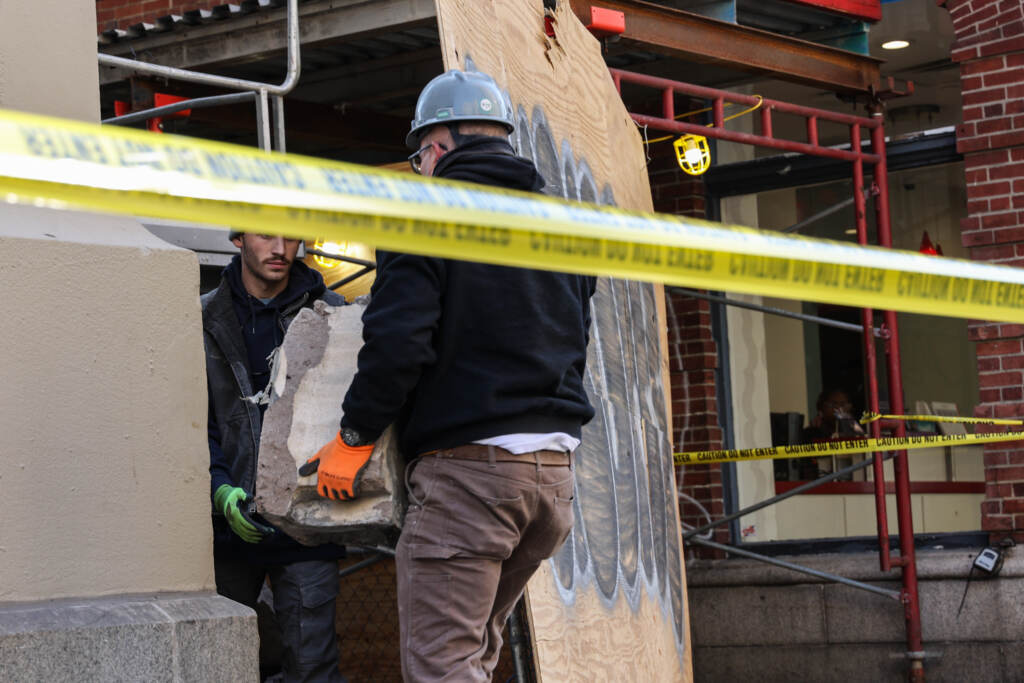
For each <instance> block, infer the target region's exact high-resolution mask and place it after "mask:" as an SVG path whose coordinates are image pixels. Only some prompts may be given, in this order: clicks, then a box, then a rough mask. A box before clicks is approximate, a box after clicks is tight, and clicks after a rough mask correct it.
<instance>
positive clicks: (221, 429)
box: [202, 232, 345, 681]
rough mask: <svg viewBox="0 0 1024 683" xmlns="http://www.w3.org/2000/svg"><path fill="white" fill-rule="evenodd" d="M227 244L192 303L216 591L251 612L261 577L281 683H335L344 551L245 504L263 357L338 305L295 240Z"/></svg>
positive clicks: (258, 422)
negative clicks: (202, 386) (199, 338)
mask: <svg viewBox="0 0 1024 683" xmlns="http://www.w3.org/2000/svg"><path fill="white" fill-rule="evenodd" d="M231 240H232V242H234V244H235V246H237V247H239V249H241V253H240V254H239V255H238V256H235V257H234V259H233V260H232V261H231V264H230V265H229V266H228V267H227V268H225V269H224V276H223V278H222V279H221V282H220V285H219V286H218V287H217V288H216V289H215V290H213V291H211V292H208V293H207V294H205V295H203V297H202V306H203V339H204V341H205V346H206V377H207V386H208V389H209V404H210V415H209V422H208V425H209V443H210V480H211V482H210V483H211V492H212V497H213V530H214V546H213V547H214V571H215V574H216V581H217V592H218V593H220V594H221V595H223V596H225V597H228V598H230V599H232V600H235V601H237V602H241V603H243V604H245V605H248V606H249V607H252V608H254V609H255V607H256V602H257V599H258V597H259V594H260V589H261V588H262V586H263V582H264V581H265V579H266V577H267V576H269V577H270V583H271V587H272V589H273V593H274V611H275V613H276V615H277V622H278V624H279V625H280V628H281V639H282V645H283V650H284V661H283V662H282V663H281V664H282V672H283V673H284V678H285V680H286V681H340V680H342V678H341V675H340V674H339V672H338V648H337V641H336V637H335V630H334V602H335V598H336V597H337V594H338V562H337V560H338V558H339V557H341V556H343V555H344V548H342V547H340V546H336V545H322V546H317V547H306V546H303V545H300V544H299V543H298V542H297V541H295V540H294V539H292V538H291V537H289V536H288V535H287V534H285V533H284V532H282V531H280V530H278V529H275V528H274V527H272V526H269V525H268V524H267V523H266V522H265V521H264V520H262V519H261V518H260V517H259V516H258V515H256V514H255V512H254V509H253V505H252V497H253V493H254V491H253V487H254V485H255V483H256V461H257V457H258V449H259V442H260V430H261V428H262V418H263V411H264V410H265V408H266V402H264V401H261V400H260V398H261V397H262V396H263V395H264V394H263V392H264V391H265V390H266V391H269V389H268V388H267V387H268V383H269V381H270V369H271V361H270V358H271V355H272V354H273V353H274V351H275V350H276V349H277V347H278V346H280V344H281V342H282V341H283V340H284V334H285V330H286V329H287V327H288V324H289V323H290V322H291V321H292V319H293V318H294V317H295V315H296V314H297V313H298V312H299V310H301V309H302V308H303V307H309V306H312V305H313V302H314V301H316V300H317V299H323V300H324V301H326V302H327V303H330V304H333V305H341V304H344V303H345V299H344V298H343V297H341V296H340V295H338V294H335V293H334V292H332V291H330V290H328V289H327V288H326V287H325V286H324V281H323V278H322V277H320V274H319V273H317V272H316V271H314V270H311V269H310V268H308V267H307V266H306V265H305V264H304V263H302V262H301V261H296V260H295V255H296V252H297V251H298V246H299V242H298V240H292V239H284V238H282V237H273V236H270V235H255V234H242V233H238V232H233V233H231ZM262 635H263V636H264V637H261V645H265V644H266V643H265V642H264V641H265V640H266V638H265V636H266V635H267V634H262Z"/></svg>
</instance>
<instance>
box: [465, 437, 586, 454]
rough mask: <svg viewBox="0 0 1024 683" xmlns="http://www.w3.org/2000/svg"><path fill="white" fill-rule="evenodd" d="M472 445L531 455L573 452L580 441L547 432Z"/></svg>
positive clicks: (485, 440)
mask: <svg viewBox="0 0 1024 683" xmlns="http://www.w3.org/2000/svg"><path fill="white" fill-rule="evenodd" d="M473 443H478V444H482V445H484V446H497V447H498V448H504V449H505V450H506V451H508V452H509V453H515V454H517V455H518V454H520V453H532V452H533V451H562V452H566V451H570V452H571V451H574V450H576V448H577V447H579V445H580V440H579V439H577V438H576V437H573V436H570V435H568V434H566V433H565V432H549V433H547V434H529V433H527V434H502V435H500V436H492V437H491V438H489V439H480V440H479V441H474V442H473Z"/></svg>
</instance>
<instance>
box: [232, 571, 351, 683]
mask: <svg viewBox="0 0 1024 683" xmlns="http://www.w3.org/2000/svg"><path fill="white" fill-rule="evenodd" d="M214 571H215V573H216V579H217V592H218V593H220V594H221V595H223V596H224V597H226V598H229V599H231V600H234V601H235V602H240V603H242V604H243V605H247V606H248V607H251V608H253V609H256V602H257V600H258V599H259V595H260V590H261V588H262V587H263V582H264V581H265V579H266V577H267V576H269V577H270V587H271V589H272V590H273V592H274V611H275V613H276V615H277V622H278V624H279V625H280V628H281V640H282V646H283V650H284V661H283V662H282V672H283V674H284V680H285V681H287V682H288V683H291V682H293V681H295V682H300V681H301V682H306V681H309V682H311V683H312V682H313V681H316V682H318V683H319V682H321V681H328V682H331V683H340V682H341V681H343V680H344V678H343V677H342V676H341V674H340V673H339V671H338V641H337V636H336V634H335V629H334V603H335V599H336V598H337V596H338V563H337V561H336V560H315V561H312V562H292V563H290V564H271V565H262V564H253V563H250V562H240V561H237V560H232V559H229V558H225V557H223V556H215V557H214ZM262 637H263V634H261V638H262Z"/></svg>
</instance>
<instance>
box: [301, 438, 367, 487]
mask: <svg viewBox="0 0 1024 683" xmlns="http://www.w3.org/2000/svg"><path fill="white" fill-rule="evenodd" d="M372 453H373V444H372V443H371V444H367V445H366V446H349V445H347V444H346V443H345V442H344V441H342V440H341V432H338V435H337V436H335V437H334V439H332V440H331V441H330V442H329V443H328V444H327V445H326V446H324V447H323V448H321V449H320V450H319V451H317V452H316V455H314V456H313V457H312V458H310V459H309V460H307V461H306V464H305V465H303V466H302V467H300V468H299V475H300V476H303V477H307V476H309V475H311V474H313V473H314V472H317V473H318V474H317V482H316V492H317V493H319V494H320V495H321V496H323V497H324V498H330V499H331V500H352V499H353V498H355V497H356V496H358V495H359V482H360V480H362V478H363V470H365V469H366V466H367V465H368V464H369V463H370V455H371V454H372Z"/></svg>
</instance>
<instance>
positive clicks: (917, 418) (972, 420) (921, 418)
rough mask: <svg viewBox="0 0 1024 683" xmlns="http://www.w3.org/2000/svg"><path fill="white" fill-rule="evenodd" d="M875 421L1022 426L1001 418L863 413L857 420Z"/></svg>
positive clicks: (866, 422)
mask: <svg viewBox="0 0 1024 683" xmlns="http://www.w3.org/2000/svg"><path fill="white" fill-rule="evenodd" d="M875 420H904V421H908V422H959V423H962V424H974V425H1024V420H1013V419H1010V418H1002V417H960V416H952V417H950V416H946V415H880V414H879V413H871V412H866V413H864V415H863V417H861V418H860V420H858V421H859V422H860V423H861V424H862V425H866V424H869V423H871V422H874V421H875Z"/></svg>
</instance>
